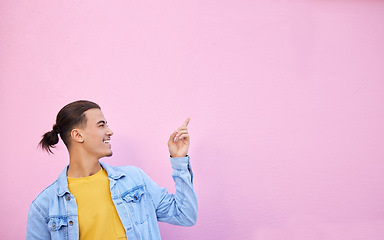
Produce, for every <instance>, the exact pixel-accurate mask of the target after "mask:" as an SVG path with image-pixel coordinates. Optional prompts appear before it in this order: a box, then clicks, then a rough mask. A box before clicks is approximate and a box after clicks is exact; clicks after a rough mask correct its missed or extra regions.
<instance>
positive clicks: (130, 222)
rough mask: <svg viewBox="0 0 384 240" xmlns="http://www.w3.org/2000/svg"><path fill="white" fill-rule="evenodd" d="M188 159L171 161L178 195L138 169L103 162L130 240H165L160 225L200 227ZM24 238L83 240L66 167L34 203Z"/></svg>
mask: <svg viewBox="0 0 384 240" xmlns="http://www.w3.org/2000/svg"><path fill="white" fill-rule="evenodd" d="M189 160H190V158H189V156H187V157H184V158H171V165H172V169H173V172H172V177H173V179H174V181H175V188H176V193H175V194H171V193H168V191H167V189H165V188H162V187H159V186H158V185H157V184H156V183H155V182H154V181H152V180H151V179H150V178H149V177H148V176H147V175H146V174H145V173H144V172H143V171H142V170H141V169H139V168H137V167H133V166H123V167H113V166H110V165H107V164H105V163H102V162H100V164H101V166H102V167H103V168H104V169H105V170H106V172H107V173H108V178H109V184H110V189H111V196H112V201H113V203H114V205H115V207H116V210H117V213H118V214H119V217H120V219H121V222H122V223H123V226H124V229H125V232H126V235H127V239H161V237H160V231H159V226H158V223H157V221H162V222H168V223H171V224H175V225H181V226H192V225H194V224H195V223H196V219H197V196H196V193H195V191H194V189H193V185H192V180H193V173H192V170H191V168H190V163H189ZM26 239H28V240H30V239H79V227H78V218H77V205H76V199H75V197H74V196H73V195H72V194H71V193H70V192H69V190H68V182H67V168H65V169H64V170H63V171H62V173H61V174H60V176H59V178H58V179H57V180H56V181H55V182H54V183H53V184H51V185H50V186H49V187H47V188H46V189H45V190H44V191H43V192H41V193H40V194H39V195H38V196H37V198H36V199H35V200H34V201H33V202H32V204H31V206H30V208H29V212H28V220H27V234H26Z"/></svg>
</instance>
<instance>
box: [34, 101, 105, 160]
mask: <svg viewBox="0 0 384 240" xmlns="http://www.w3.org/2000/svg"><path fill="white" fill-rule="evenodd" d="M92 108H98V109H101V108H100V106H99V105H97V104H96V103H94V102H91V101H87V100H79V101H75V102H72V103H69V104H67V105H65V106H64V107H63V108H62V109H61V110H60V111H59V113H58V114H57V117H56V123H55V124H54V125H53V127H52V131H50V132H47V133H45V134H44V135H43V139H41V141H40V143H39V145H40V146H41V148H42V149H43V150H46V151H47V152H48V153H53V152H52V149H51V148H55V145H56V144H57V143H58V142H59V136H58V134H60V137H61V139H62V140H63V142H64V144H65V146H67V148H68V149H69V143H70V142H69V139H70V135H71V131H72V129H73V127H75V126H79V127H85V125H86V124H87V118H86V117H85V114H84V112H85V111H87V110H89V109H92Z"/></svg>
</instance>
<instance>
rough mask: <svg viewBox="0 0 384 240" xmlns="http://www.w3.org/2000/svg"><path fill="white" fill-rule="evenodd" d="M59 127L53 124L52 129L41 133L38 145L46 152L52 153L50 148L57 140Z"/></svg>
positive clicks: (53, 146)
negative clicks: (41, 136)
mask: <svg viewBox="0 0 384 240" xmlns="http://www.w3.org/2000/svg"><path fill="white" fill-rule="evenodd" d="M59 129H60V128H59V127H58V126H57V125H56V124H55V125H53V130H52V131H50V132H47V133H45V134H44V135H43V138H42V139H41V141H40V143H39V145H40V147H41V148H42V149H43V150H45V151H47V152H48V153H52V154H53V152H52V150H51V148H55V145H56V144H57V143H58V142H59V136H58V134H59V133H60V130H59Z"/></svg>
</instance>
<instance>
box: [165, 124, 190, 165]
mask: <svg viewBox="0 0 384 240" xmlns="http://www.w3.org/2000/svg"><path fill="white" fill-rule="evenodd" d="M189 120H190V118H187V119H186V120H185V122H184V123H183V125H181V127H179V128H178V129H177V130H176V131H174V132H173V133H172V134H171V136H170V137H169V140H168V149H169V153H170V154H171V157H173V158H179V157H185V156H187V153H188V148H189V134H188V130H187V126H188V123H189Z"/></svg>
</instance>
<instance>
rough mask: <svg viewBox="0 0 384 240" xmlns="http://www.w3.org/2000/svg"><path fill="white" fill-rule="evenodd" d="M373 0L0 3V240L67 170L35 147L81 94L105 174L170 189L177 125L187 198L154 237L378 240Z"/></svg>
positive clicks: (376, 7) (378, 109)
mask: <svg viewBox="0 0 384 240" xmlns="http://www.w3.org/2000/svg"><path fill="white" fill-rule="evenodd" d="M383 26H384V2H383V1H379V0H376V1H375V0H370V1H365V0H351V1H347V0H333V1H332V0H307V1H304V0H303V1H300V0H292V1H283V0H280V1H278V0H276V1H267V0H259V1H108V2H106V1H94V0H93V1H14V0H12V1H4V0H2V1H0V34H1V35H0V56H1V57H0V100H1V101H0V109H1V113H0V116H1V133H2V137H1V139H0V150H1V162H2V165H1V168H0V182H1V194H2V196H1V206H0V207H1V211H0V213H1V215H0V230H1V239H23V238H24V236H25V230H26V226H25V225H26V218H27V211H28V208H29V205H30V203H31V202H32V200H33V199H34V198H35V197H36V196H37V194H38V193H40V192H41V191H42V190H43V189H44V188H45V187H46V186H48V185H49V184H51V183H52V182H53V181H54V180H55V179H56V178H57V177H58V175H59V173H60V172H61V171H62V169H63V168H64V167H65V166H66V164H67V163H68V155H67V151H66V149H65V147H64V145H63V144H62V142H60V144H59V145H58V147H57V149H56V150H55V154H54V155H53V156H48V155H47V154H46V153H44V152H42V151H40V150H38V149H37V148H36V146H37V143H38V142H39V141H40V136H41V135H42V134H43V133H45V132H46V131H49V130H51V127H52V125H53V123H54V121H55V117H56V114H57V112H58V111H59V110H60V108H61V107H63V106H64V105H65V104H67V103H69V102H71V101H74V100H78V99H89V100H92V101H95V102H97V103H99V104H100V105H101V107H102V110H103V112H104V115H105V116H106V118H107V120H108V122H109V125H110V127H111V128H112V130H114V132H115V135H114V136H113V137H112V141H111V143H112V148H113V150H114V156H113V157H111V158H108V159H103V161H105V162H107V163H109V164H112V165H136V166H139V167H141V168H142V169H144V171H145V172H147V173H148V174H149V175H150V176H151V177H152V178H153V179H154V180H155V181H156V182H157V183H159V184H160V185H162V186H165V187H167V188H168V189H169V190H170V191H173V190H174V187H173V181H172V178H171V168H170V163H169V158H168V148H167V144H166V143H167V139H168V137H169V135H170V134H171V133H172V131H173V130H174V129H176V128H177V127H178V126H179V125H180V124H182V123H183V121H184V120H185V118H186V117H188V116H190V117H191V121H190V125H189V131H190V135H191V147H190V151H189V154H190V156H191V161H192V164H193V165H192V166H193V169H194V173H195V187H196V192H197V194H198V197H199V217H198V223H197V225H196V226H194V227H192V228H182V227H177V226H172V225H168V224H163V223H161V224H160V228H161V232H162V237H163V238H164V239H190V240H192V239H224V240H227V239H246V240H248V239H261V240H265V239H268V240H269V239H272V240H298V239H299V240H302V239H303V240H304V239H305V240H307V239H311V240H317V239H327V240H328V239H329V240H357V239H359V240H360V239H361V240H363V239H364V240H367V239H369V240H378V239H384V190H383V183H384V174H383V173H384V161H383V157H384V147H383V143H384V125H383V122H384V121H383V120H384V94H383V93H384V92H383V90H384V79H383V76H384V27H383Z"/></svg>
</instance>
